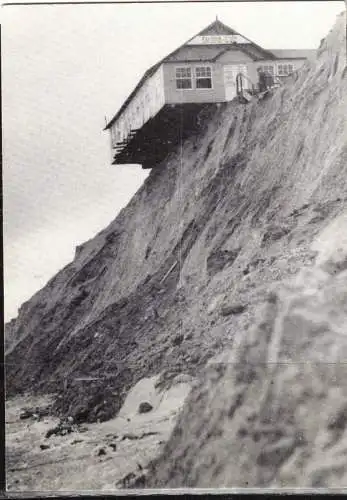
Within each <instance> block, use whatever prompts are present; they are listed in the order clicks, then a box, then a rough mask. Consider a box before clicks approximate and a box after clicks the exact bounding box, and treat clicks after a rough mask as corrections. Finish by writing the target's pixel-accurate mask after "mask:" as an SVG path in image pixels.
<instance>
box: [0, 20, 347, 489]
mask: <svg viewBox="0 0 347 500" xmlns="http://www.w3.org/2000/svg"><path fill="white" fill-rule="evenodd" d="M344 23H345V18H344V16H343V15H342V16H340V18H339V20H338V23H337V26H336V27H335V28H334V30H333V31H332V32H331V33H330V34H329V36H328V37H327V39H326V40H325V41H324V42H323V43H322V44H321V47H320V48H319V49H318V51H317V58H316V59H315V60H312V61H310V62H308V63H307V64H306V65H305V67H304V68H303V69H302V70H301V71H300V72H299V73H298V74H297V75H294V76H293V77H292V79H291V81H289V82H288V83H287V84H286V85H284V86H283V87H281V88H279V89H277V90H276V91H275V92H274V94H273V95H272V96H270V97H268V98H267V99H264V100H263V101H259V102H258V101H253V102H252V103H250V104H248V105H241V104H238V103H236V102H232V103H229V104H225V105H222V106H220V107H216V108H215V109H212V110H211V108H207V107H206V109H205V110H202V113H201V117H200V128H199V130H197V131H196V133H195V134H194V135H192V136H191V137H190V138H189V139H188V140H186V141H185V142H184V143H183V144H182V145H181V147H180V148H178V149H177V150H173V151H172V153H171V154H170V156H169V157H168V158H167V159H166V161H165V162H163V163H162V164H161V165H158V166H156V168H154V169H153V170H152V171H151V173H150V175H149V177H148V178H147V180H146V182H145V183H144V185H143V186H142V187H141V188H140V190H139V191H138V192H137V193H136V195H135V196H134V198H133V199H132V200H131V202H130V203H129V204H128V206H127V207H126V208H125V209H124V210H122V212H121V213H120V214H119V216H118V217H117V218H116V219H115V221H114V222H113V223H111V224H110V225H109V226H108V227H107V228H106V229H105V230H104V231H102V232H101V233H99V234H98V235H97V236H96V237H95V238H94V239H92V240H90V241H88V242H86V243H85V244H84V245H82V246H81V247H79V248H77V249H76V257H75V259H74V261H73V262H72V263H71V264H69V265H68V266H66V267H65V268H64V269H63V270H62V271H61V272H60V273H58V274H57V275H56V276H55V277H54V278H53V279H52V280H50V282H49V283H48V284H47V285H46V287H44V288H43V289H42V290H40V291H39V292H38V293H37V294H36V295H34V297H32V299H30V300H29V301H28V302H27V303H25V304H24V305H23V306H22V308H21V310H20V312H19V315H18V318H17V319H16V320H15V321H13V322H12V323H11V325H10V327H9V328H8V331H9V334H8V342H7V345H8V351H7V356H6V363H7V364H6V372H7V391H8V395H9V396H11V395H12V394H15V393H17V392H23V391H40V392H57V399H56V410H57V411H58V412H63V413H65V414H69V415H73V416H76V417H78V418H80V419H85V420H89V421H92V420H96V419H100V420H106V419H108V418H110V417H111V416H113V415H115V414H116V413H117V411H118V410H119V408H120V406H121V404H122V402H123V401H124V398H125V395H126V393H127V392H128V390H129V389H130V388H131V387H133V386H134V384H135V383H136V382H137V381H138V380H140V379H141V378H143V377H149V376H152V375H155V374H158V373H162V377H161V384H163V385H164V384H169V383H170V380H171V379H172V378H173V377H174V376H175V375H177V373H182V372H185V373H189V374H192V375H197V374H199V373H200V371H201V369H202V368H203V367H204V366H205V365H206V362H207V361H208V360H209V359H210V358H212V357H213V356H215V355H216V354H218V353H220V352H222V351H223V350H225V349H226V348H230V347H232V346H233V345H234V344H235V342H241V341H242V339H243V338H245V339H246V338H248V337H247V335H248V333H247V332H249V331H250V329H251V330H252V328H251V327H253V325H254V323H255V321H256V318H257V317H258V314H259V310H261V309H262V307H263V303H264V300H266V297H267V293H268V291H269V289H270V288H271V287H272V285H273V283H274V282H277V281H281V280H283V279H285V278H287V277H288V276H291V275H293V274H295V273H296V272H297V271H299V270H300V269H301V268H302V266H303V265H308V264H310V263H312V262H313V259H314V258H315V255H316V254H315V251H314V250H312V248H311V246H310V245H311V242H312V241H313V239H314V237H315V236H316V235H317V234H318V233H319V231H320V230H321V229H322V228H323V227H324V226H325V225H326V224H327V223H328V222H329V221H331V220H333V219H334V218H335V217H336V216H337V215H338V214H339V213H340V212H341V211H343V210H344V208H345V207H346V201H347V176H346V173H347V172H346V171H347V165H346V151H347V150H346V137H347V125H346V78H347V74H346V70H345V46H346V43H345V25H344ZM276 300H277V299H276ZM269 329H270V330H271V328H270V327H269V328H268V330H269ZM269 336H270V337H271V334H270V333H269ZM236 345H238V344H236ZM264 345H265V347H264V352H266V345H267V344H264ZM255 351H256V352H258V351H257V350H255ZM252 352H253V351H252ZM264 356H265V354H264ZM264 359H265V358H264ZM257 363H258V361H257ZM241 364H242V363H241ZM240 373H241V374H242V370H241V371H240ZM83 376H88V377H92V378H94V379H95V380H90V381H86V380H84V381H80V380H78V379H79V378H81V377H83ZM240 376H241V375H240ZM258 379H259V380H260V381H261V382H259V383H260V385H263V381H264V380H266V381H269V380H270V378H269V376H268V375H267V374H266V373H265V372H264V374H263V375H262V376H261V377H260V376H259V377H258ZM245 380H247V377H246V379H245ZM246 385H247V386H248V383H247V384H246ZM249 390H250V393H251V392H252V391H253V390H256V389H255V386H254V385H252V384H250V389H249ZM63 393H64V397H62V394H63ZM191 404H192V403H191ZM192 408H193V407H192ZM186 411H188V410H186ZM182 418H183V417H182ZM209 418H210V415H209ZM216 418H217V417H216ZM218 418H219V417H218ZM197 425H198V424H197ZM184 426H185V424H184ZM187 432H188V431H187ZM194 432H195V430H194V431H193V430H192V434H191V435H194ZM187 437H188V435H187ZM239 442H240V441H239V439H238V443H239ZM167 453H168V455H167V456H168V457H169V456H170V453H169V452H167ZM168 460H171V459H168ZM163 467H164V466H163ZM164 469H165V467H164V468H163V471H164ZM189 469H191V466H189V464H188V463H187V464H186V470H189ZM165 470H166V469H165ZM168 470H169V469H168ZM158 474H159V473H158ZM165 474H166V472H165V473H164V472H163V473H160V474H159V475H158V478H159V479H157V481H158V482H161V483H163V484H164V483H165V484H169V483H170V481H171V479H170V480H169V478H171V475H172V473H171V472H167V475H165ZM199 474H200V473H199ZM199 474H197V475H196V476H194V477H195V478H196V479H191V478H190V479H189V477H188V476H184V475H181V476H179V475H177V476H175V477H176V479H172V481H173V482H172V481H171V483H170V484H173V483H175V484H178V482H180V481H181V482H182V484H183V483H184V484H187V483H188V482H190V483H191V484H193V483H194V485H200V484H201V483H202V482H203V479H201V477H202V476H200V475H199ZM192 477H193V476H192ZM215 477H216V478H218V481H219V480H221V476H218V475H216V476H215ZM153 481H154V480H153ZM175 481H176V482H175ZM177 481H178V482H177ZM216 481H217V479H216ZM259 481H260V482H261V481H265V482H266V480H265V479H264V480H263V479H261V480H259ZM215 484H216V483H215ZM259 484H260V483H259Z"/></svg>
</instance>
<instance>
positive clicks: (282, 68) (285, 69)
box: [259, 64, 294, 76]
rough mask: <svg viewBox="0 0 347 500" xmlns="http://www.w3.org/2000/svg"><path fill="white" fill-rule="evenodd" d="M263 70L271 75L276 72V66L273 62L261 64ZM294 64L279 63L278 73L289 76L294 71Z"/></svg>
mask: <svg viewBox="0 0 347 500" xmlns="http://www.w3.org/2000/svg"><path fill="white" fill-rule="evenodd" d="M259 67H260V68H261V69H262V71H264V72H265V73H270V74H271V75H274V74H275V68H274V66H273V65H272V64H264V65H263V66H259ZM293 71H294V66H293V65H292V64H277V75H278V76H287V75H290V74H291V73H293Z"/></svg>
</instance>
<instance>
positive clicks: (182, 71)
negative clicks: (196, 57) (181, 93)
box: [176, 68, 191, 78]
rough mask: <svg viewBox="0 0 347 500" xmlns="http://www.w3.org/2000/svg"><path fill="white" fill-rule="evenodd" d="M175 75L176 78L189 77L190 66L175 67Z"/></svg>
mask: <svg viewBox="0 0 347 500" xmlns="http://www.w3.org/2000/svg"><path fill="white" fill-rule="evenodd" d="M176 77H177V78H190V77H191V69H190V68H176Z"/></svg>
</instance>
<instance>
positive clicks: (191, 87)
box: [175, 66, 194, 91]
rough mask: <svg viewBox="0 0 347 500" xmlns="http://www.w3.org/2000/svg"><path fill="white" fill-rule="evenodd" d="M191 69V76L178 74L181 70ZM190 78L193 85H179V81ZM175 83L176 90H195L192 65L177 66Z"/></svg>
mask: <svg viewBox="0 0 347 500" xmlns="http://www.w3.org/2000/svg"><path fill="white" fill-rule="evenodd" d="M182 69H183V70H189V71H190V77H189V76H177V72H178V71H179V70H182ZM189 78H190V83H191V86H190V87H184V88H179V87H178V86H177V82H178V81H180V80H188V79H189ZM175 84H176V90H179V91H181V90H193V89H194V87H193V72H192V67H191V66H176V67H175Z"/></svg>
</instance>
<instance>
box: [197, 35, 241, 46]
mask: <svg viewBox="0 0 347 500" xmlns="http://www.w3.org/2000/svg"><path fill="white" fill-rule="evenodd" d="M229 43H248V40H246V38H243V36H241V35H200V36H196V37H195V38H193V39H192V40H190V42H188V45H218V44H229Z"/></svg>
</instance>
